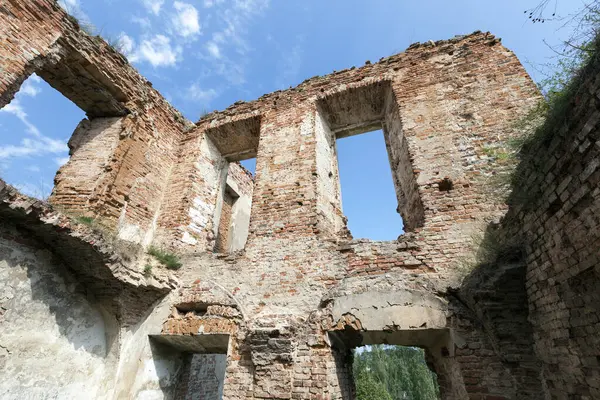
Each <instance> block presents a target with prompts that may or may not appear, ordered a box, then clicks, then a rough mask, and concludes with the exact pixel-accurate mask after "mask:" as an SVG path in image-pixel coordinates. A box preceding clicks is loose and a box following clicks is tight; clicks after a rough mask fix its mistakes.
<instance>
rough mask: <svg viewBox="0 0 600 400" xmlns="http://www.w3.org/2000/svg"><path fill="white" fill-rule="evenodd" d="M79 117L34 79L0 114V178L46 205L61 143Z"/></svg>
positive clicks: (63, 150) (62, 154)
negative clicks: (44, 201)
mask: <svg viewBox="0 0 600 400" xmlns="http://www.w3.org/2000/svg"><path fill="white" fill-rule="evenodd" d="M84 118H85V113H84V111H83V110H81V109H80V108H79V107H78V106H77V105H75V104H74V103H73V102H71V100H69V99H68V98H66V97H65V96H64V95H62V94H61V93H60V92H58V91H57V90H55V89H54V88H53V87H51V86H50V85H49V84H48V83H46V82H45V81H44V80H43V79H41V78H40V77H39V76H37V75H36V74H32V75H31V76H29V77H28V78H27V79H26V80H25V81H24V82H23V84H22V85H21V88H20V90H19V91H18V92H17V94H16V95H15V98H14V99H13V100H12V101H11V102H10V103H9V104H7V105H6V106H4V107H3V108H2V109H0V138H1V141H0V177H2V179H4V180H5V181H6V182H7V183H9V184H11V185H13V186H15V187H16V188H17V189H18V190H19V191H20V192H22V193H23V194H26V195H29V196H32V197H35V198H38V199H42V200H46V199H47V198H48V196H49V195H50V193H51V192H52V188H53V186H54V183H53V182H54V177H55V175H56V171H57V170H58V169H59V168H60V167H61V166H62V165H63V164H65V163H66V162H67V161H68V159H69V148H68V146H67V142H68V140H69V138H70V137H71V135H72V133H73V130H74V127H76V126H77V124H78V123H79V122H80V121H81V120H82V119H84Z"/></svg>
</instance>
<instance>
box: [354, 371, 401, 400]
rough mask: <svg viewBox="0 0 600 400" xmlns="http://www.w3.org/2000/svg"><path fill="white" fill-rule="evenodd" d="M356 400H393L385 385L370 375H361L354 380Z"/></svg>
mask: <svg viewBox="0 0 600 400" xmlns="http://www.w3.org/2000/svg"><path fill="white" fill-rule="evenodd" d="M356 399H357V400H393V399H392V396H391V395H390V394H389V393H388V391H387V389H386V387H385V385H384V384H383V383H381V382H377V381H376V380H375V379H374V378H373V377H372V376H371V375H369V374H362V375H360V376H359V378H358V379H357V380H356Z"/></svg>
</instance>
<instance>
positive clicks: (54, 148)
mask: <svg viewBox="0 0 600 400" xmlns="http://www.w3.org/2000/svg"><path fill="white" fill-rule="evenodd" d="M68 150H69V148H68V147H67V144H66V143H65V142H62V141H60V140H56V139H52V138H49V137H47V136H42V137H41V138H38V139H30V138H24V139H23V140H21V143H20V144H19V145H18V146H15V145H8V146H0V160H1V159H9V158H16V157H26V156H39V155H42V154H46V153H54V154H56V153H63V152H66V151H68Z"/></svg>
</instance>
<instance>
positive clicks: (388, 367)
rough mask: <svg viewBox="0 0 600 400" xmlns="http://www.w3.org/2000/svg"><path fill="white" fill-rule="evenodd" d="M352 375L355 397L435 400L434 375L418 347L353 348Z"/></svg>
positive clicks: (423, 353)
mask: <svg viewBox="0 0 600 400" xmlns="http://www.w3.org/2000/svg"><path fill="white" fill-rule="evenodd" d="M353 360H354V361H353V363H352V374H353V376H354V384H355V387H356V395H357V396H356V398H357V399H359V400H360V399H370V398H377V399H381V400H400V399H419V400H437V399H439V398H440V388H439V384H438V381H437V376H436V374H435V373H434V372H432V371H431V370H430V369H429V367H428V366H427V363H426V361H425V351H424V350H423V349H421V348H418V347H408V346H391V345H372V346H362V347H358V348H356V349H354V358H353Z"/></svg>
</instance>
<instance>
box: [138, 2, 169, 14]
mask: <svg viewBox="0 0 600 400" xmlns="http://www.w3.org/2000/svg"><path fill="white" fill-rule="evenodd" d="M142 3H143V4H144V7H146V8H147V9H148V11H150V12H151V13H152V14H154V15H158V14H160V9H161V8H162V5H163V4H164V3H165V0H142Z"/></svg>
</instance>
